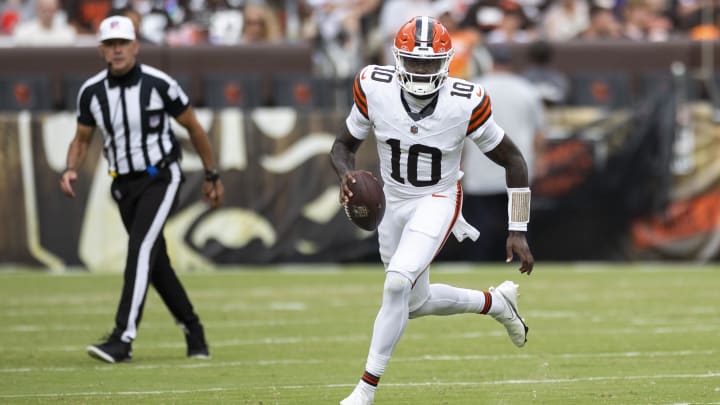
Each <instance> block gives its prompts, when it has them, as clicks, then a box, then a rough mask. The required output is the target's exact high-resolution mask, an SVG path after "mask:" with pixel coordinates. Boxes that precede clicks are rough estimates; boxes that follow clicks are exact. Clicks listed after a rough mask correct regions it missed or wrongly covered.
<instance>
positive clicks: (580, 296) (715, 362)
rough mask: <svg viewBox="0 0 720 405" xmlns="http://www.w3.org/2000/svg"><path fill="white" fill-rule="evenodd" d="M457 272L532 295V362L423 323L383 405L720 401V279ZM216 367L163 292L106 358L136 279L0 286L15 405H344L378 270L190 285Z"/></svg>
mask: <svg viewBox="0 0 720 405" xmlns="http://www.w3.org/2000/svg"><path fill="white" fill-rule="evenodd" d="M515 269H516V266H515V265H512V266H470V265H442V264H438V265H436V266H434V268H433V273H432V274H433V275H432V281H433V282H442V283H448V284H453V285H457V286H462V287H470V288H476V289H487V287H489V286H491V285H496V284H498V283H500V282H501V281H503V280H505V279H510V280H514V281H516V282H519V284H520V293H521V295H520V299H519V306H520V308H519V309H520V313H521V314H522V315H523V316H524V317H525V319H526V321H527V323H528V325H529V326H530V334H529V336H528V343H527V345H526V346H525V347H524V348H522V349H518V348H516V347H515V346H513V345H512V343H511V342H510V340H509V339H508V337H507V336H506V335H505V332H504V328H503V327H502V326H501V325H500V324H498V323H497V322H495V321H494V320H492V319H491V318H489V317H485V316H481V315H456V316H451V317H425V318H420V319H416V320H411V321H410V322H409V323H408V327H407V329H406V331H405V334H404V336H403V338H402V340H401V341H400V344H399V345H398V347H397V349H396V351H395V354H394V356H393V359H392V361H391V362H390V364H389V366H388V369H387V371H386V373H385V375H384V376H383V378H382V381H381V383H380V388H379V389H378V393H377V395H376V404H378V405H383V404H388V405H389V404H392V405H396V404H473V405H477V404H508V405H509V404H553V405H555V404H558V405H564V404H720V291H719V289H720V288H719V287H720V268H718V266H699V265H693V264H673V265H660V264H642V265H629V266H625V265H611V264H608V265H601V264H593V265H590V264H587V265H585V264H575V265H554V264H545V263H540V264H539V265H537V266H536V270H535V272H534V273H533V275H532V276H530V277H526V276H522V275H520V274H519V273H517V271H516V270H515ZM181 277H182V279H183V281H184V283H185V285H186V287H187V289H188V290H189V293H190V295H191V297H192V298H193V300H194V303H195V305H196V309H197V310H198V313H199V314H200V315H201V317H202V319H203V321H204V324H205V327H206V331H207V335H208V339H209V343H210V348H211V352H212V356H213V358H212V360H209V361H202V360H189V359H186V358H185V356H184V351H185V344H184V339H183V337H182V333H181V331H180V329H179V328H177V327H176V326H175V325H174V324H173V322H172V319H171V317H170V316H169V314H168V312H167V311H166V310H165V307H164V305H163V304H162V302H161V301H160V299H159V298H158V296H157V294H156V293H155V292H154V291H151V292H150V293H149V295H148V301H147V303H146V307H145V316H144V319H143V323H142V325H141V328H140V333H139V337H138V339H137V340H136V341H135V343H134V345H133V352H134V358H133V361H132V362H130V363H124V364H117V365H109V364H105V363H101V362H98V361H97V360H93V359H91V358H90V357H89V356H87V354H86V353H85V346H86V345H87V344H89V343H95V342H96V341H97V340H98V339H99V338H100V337H102V335H103V334H104V333H105V332H109V331H110V329H111V327H112V322H113V316H114V311H115V306H116V304H117V299H118V297H119V289H120V283H121V276H120V275H118V274H116V275H89V274H86V273H84V272H76V273H73V274H67V275H50V274H40V273H37V272H27V271H25V272H20V271H17V272H16V271H0V321H1V325H2V331H0V404H38V403H61V404H128V403H131V404H254V405H260V404H262V405H269V404H337V402H338V401H339V400H340V399H342V398H343V397H345V395H347V394H348V393H349V392H350V390H352V387H353V386H354V385H355V383H356V382H357V380H358V379H359V377H360V374H361V372H362V371H363V367H364V365H365V356H366V354H367V348H368V345H369V339H370V333H371V328H372V324H373V321H374V318H375V314H376V312H377V309H378V307H379V305H380V299H381V288H382V283H383V272H382V270H381V267H380V266H379V265H377V266H346V267H338V266H328V267H319V268H313V267H283V268H279V267H278V268H273V269H257V268H255V269H251V268H248V269H238V270H232V271H221V272H215V273H189V274H183V275H182V276H181Z"/></svg>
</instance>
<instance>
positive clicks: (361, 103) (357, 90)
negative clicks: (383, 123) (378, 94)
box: [353, 75, 370, 119]
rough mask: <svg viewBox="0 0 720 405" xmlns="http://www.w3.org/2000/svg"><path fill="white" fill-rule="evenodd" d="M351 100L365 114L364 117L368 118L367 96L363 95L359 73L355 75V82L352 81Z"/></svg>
mask: <svg viewBox="0 0 720 405" xmlns="http://www.w3.org/2000/svg"><path fill="white" fill-rule="evenodd" d="M353 100H354V101H355V105H356V106H357V107H358V110H360V113H361V114H362V115H363V116H365V118H367V119H370V117H369V116H368V107H367V97H366V96H365V92H363V89H362V86H360V75H357V76H355V82H354V83H353Z"/></svg>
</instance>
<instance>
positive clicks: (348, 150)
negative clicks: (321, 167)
mask: <svg viewBox="0 0 720 405" xmlns="http://www.w3.org/2000/svg"><path fill="white" fill-rule="evenodd" d="M361 143H362V141H361V140H359V139H357V138H355V137H354V136H352V135H350V131H348V130H347V128H345V130H344V131H343V133H342V134H340V135H338V136H337V138H335V142H334V143H333V146H332V149H331V150H330V161H331V162H332V165H333V168H334V169H335V173H337V175H338V177H339V178H341V179H342V177H343V176H344V175H345V173H347V172H350V171H353V170H355V152H357V150H358V148H359V147H360V144H361Z"/></svg>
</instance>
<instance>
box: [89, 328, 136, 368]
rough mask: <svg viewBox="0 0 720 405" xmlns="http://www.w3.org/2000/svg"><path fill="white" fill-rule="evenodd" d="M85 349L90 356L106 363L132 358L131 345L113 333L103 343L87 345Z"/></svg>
mask: <svg viewBox="0 0 720 405" xmlns="http://www.w3.org/2000/svg"><path fill="white" fill-rule="evenodd" d="M86 350H87V352H88V354H89V355H90V357H92V358H95V359H98V360H102V361H105V362H108V363H120V362H123V361H130V360H131V359H132V345H131V344H130V343H125V342H123V341H122V340H120V338H118V337H116V336H114V335H110V336H109V337H108V338H107V340H105V342H104V343H98V344H94V345H90V346H88V347H87V349H86Z"/></svg>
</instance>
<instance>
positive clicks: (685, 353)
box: [0, 350, 718, 374]
mask: <svg viewBox="0 0 720 405" xmlns="http://www.w3.org/2000/svg"><path fill="white" fill-rule="evenodd" d="M717 353H718V351H717V350H679V351H666V352H663V351H654V352H617V353H612V352H610V353H558V354H545V353H544V354H501V355H471V356H432V355H427V356H417V357H397V358H394V359H393V363H409V362H426V361H463V362H464V361H474V360H485V361H492V360H508V359H534V358H537V359H540V358H541V359H543V360H550V359H553V358H561V359H568V358H572V359H583V358H635V357H647V358H655V357H692V356H711V355H715V354H717ZM321 363H324V361H323V360H320V359H317V360H292V359H277V360H256V361H224V362H218V361H203V362H193V363H189V364H139V365H134V364H132V363H128V364H123V365H122V367H126V368H133V369H137V370H151V369H165V368H173V369H178V368H179V369H197V368H223V367H248V366H251V367H252V366H278V365H312V364H321ZM88 369H89V368H88V367H15V368H0V374H1V373H34V372H79V371H87V370H88ZM91 369H92V370H97V371H114V370H117V366H110V365H107V366H94V367H91Z"/></svg>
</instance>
